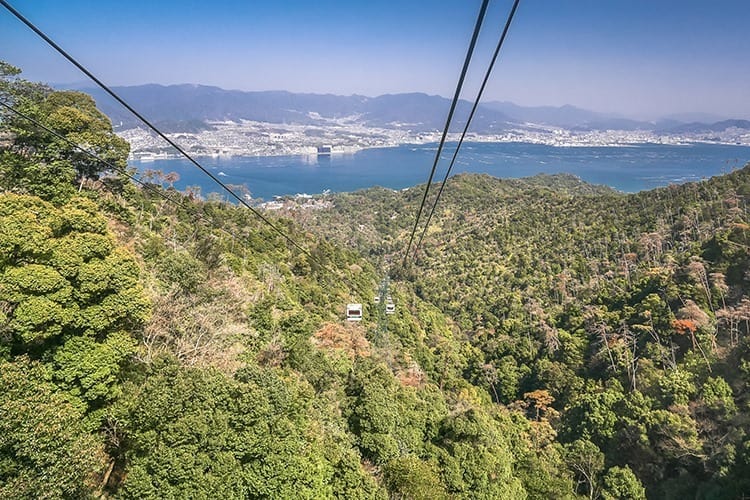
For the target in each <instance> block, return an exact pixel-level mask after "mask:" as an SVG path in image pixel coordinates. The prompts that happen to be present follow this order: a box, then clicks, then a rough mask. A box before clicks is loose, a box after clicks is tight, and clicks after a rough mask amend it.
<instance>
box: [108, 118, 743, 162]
mask: <svg viewBox="0 0 750 500" xmlns="http://www.w3.org/2000/svg"><path fill="white" fill-rule="evenodd" d="M208 125H210V129H208V130H202V131H199V132H176V133H169V134H167V135H168V136H169V137H170V138H171V139H173V140H174V141H176V142H177V143H178V144H180V146H181V147H183V148H184V149H185V150H186V151H187V152H189V153H191V154H193V155H196V156H279V155H315V154H318V148H320V147H321V146H330V147H331V148H330V154H340V153H353V152H356V151H359V150H362V149H366V148H381V147H395V146H399V145H402V144H427V143H432V142H438V141H439V140H440V133H439V132H437V131H435V132H414V131H411V130H402V129H399V128H391V129H388V128H379V127H368V126H365V125H362V124H357V123H351V122H348V121H346V120H341V121H340V122H339V123H330V124H328V125H293V124H288V125H279V124H271V123H263V122H254V121H245V120H243V121H240V122H231V121H229V122H208ZM118 134H119V135H120V136H121V137H123V138H124V139H126V140H127V141H128V142H130V145H131V158H132V159H136V160H141V161H149V160H154V159H166V158H173V157H177V156H178V155H177V153H176V152H174V151H172V150H171V148H170V147H169V146H168V145H167V144H166V143H165V142H164V141H163V140H162V139H161V138H159V137H158V136H156V135H154V134H152V133H150V132H149V131H148V130H147V129H145V128H141V127H138V128H132V129H127V130H120V131H119V132H118ZM459 137H460V135H459V134H458V133H452V134H449V136H448V140H450V141H457V140H458V139H459ZM466 140H467V141H471V142H523V143H529V144H545V145H550V146H560V147H578V146H581V147H585V146H589V147H590V146H608V147H616V146H628V145H633V144H670V145H681V144H690V143H696V142H700V143H715V144H736V145H745V146H750V129H745V128H737V127H730V128H727V129H725V130H722V131H718V132H714V131H710V132H680V133H667V132H656V131H649V130H587V131H576V130H570V129H565V128H560V127H549V126H544V125H533V124H524V125H523V126H522V127H519V128H517V129H509V130H504V131H503V132H502V133H497V134H487V133H484V134H478V133H470V134H468V135H467V138H466ZM326 154H328V152H326Z"/></svg>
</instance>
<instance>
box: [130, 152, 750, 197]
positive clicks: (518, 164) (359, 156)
mask: <svg viewBox="0 0 750 500" xmlns="http://www.w3.org/2000/svg"><path fill="white" fill-rule="evenodd" d="M453 148H455V144H448V145H447V146H446V148H444V155H443V156H444V159H443V160H442V161H441V163H440V164H439V165H438V171H437V173H436V176H435V180H438V179H440V180H442V177H443V175H444V174H445V169H446V168H447V166H448V162H449V161H450V156H449V155H452V153H453ZM436 150H437V145H436V144H425V145H404V146H399V147H395V148H381V149H367V150H364V151H360V152H358V153H354V154H340V155H339V154H335V155H333V156H330V157H317V156H273V157H253V158H238V157H232V158H200V159H199V161H200V162H201V164H202V165H203V166H205V167H206V168H208V169H209V170H210V171H211V172H212V173H213V174H214V175H217V176H218V177H219V178H220V179H221V180H222V181H223V182H225V183H227V184H232V185H244V186H246V188H247V189H249V191H250V193H251V195H252V196H253V197H255V198H263V199H265V200H268V199H271V198H273V197H274V196H281V195H290V194H297V193H309V194H315V193H321V192H323V191H325V190H331V191H335V192H339V191H354V190H357V189H361V188H367V187H372V186H383V187H387V188H392V189H402V188H405V187H410V186H414V185H416V184H421V183H424V182H426V181H427V177H428V175H429V170H430V168H431V167H432V162H433V159H434V156H435V152H436ZM748 161H750V147H748V146H727V145H715V144H693V145H686V146H665V145H657V144H654V145H650V144H649V145H636V146H632V147H554V146H545V145H538V144H522V143H464V145H463V146H462V148H461V152H460V153H459V157H458V160H457V161H456V165H455V166H454V167H453V173H460V172H479V173H487V174H490V175H493V176H496V177H506V178H507V177H513V178H517V177H527V176H531V175H535V174H538V173H548V174H552V173H562V172H565V173H570V174H574V175H577V176H578V177H580V178H581V179H583V180H585V181H587V182H590V183H593V184H605V185H608V186H611V187H613V188H615V189H619V190H621V191H625V192H635V191H641V190H644V189H652V188H655V187H659V186H666V185H668V184H670V183H681V182H687V181H695V180H700V179H703V178H707V177H711V176H714V175H719V174H722V173H726V172H730V171H731V170H733V169H736V168H739V167H742V166H744V165H745V164H746V163H747V162H748ZM131 166H134V167H136V168H137V169H139V170H141V171H142V170H144V169H154V170H156V169H158V170H161V171H163V172H177V173H178V174H179V175H180V180H179V181H178V182H176V183H175V187H176V188H178V189H184V188H185V187H187V186H196V185H197V186H200V187H201V192H202V193H203V194H204V195H206V194H208V193H211V192H219V191H220V190H221V189H220V188H219V187H218V186H217V185H215V184H214V183H213V181H211V179H209V178H208V177H207V176H206V175H205V174H203V173H202V172H200V171H199V170H198V169H197V168H195V167H194V166H193V165H192V164H190V163H189V162H188V161H187V160H181V159H173V160H155V161H147V162H131Z"/></svg>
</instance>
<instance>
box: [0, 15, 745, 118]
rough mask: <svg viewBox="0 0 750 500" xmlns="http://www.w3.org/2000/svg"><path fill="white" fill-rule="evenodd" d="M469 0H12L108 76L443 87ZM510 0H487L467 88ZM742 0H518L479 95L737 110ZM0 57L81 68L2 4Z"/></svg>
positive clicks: (458, 49) (331, 89)
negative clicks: (488, 81) (489, 76)
mask: <svg viewBox="0 0 750 500" xmlns="http://www.w3.org/2000/svg"><path fill="white" fill-rule="evenodd" d="M480 3H481V1H480V0H450V1H448V0H433V1H430V2H425V1H424V0H398V1H394V0H391V1H386V0H368V1H367V2H364V1H351V0H346V1H345V0H319V1H315V2H310V1H307V0H275V1H271V2H255V1H244V0H243V1H238V0H235V1H232V0H215V1H213V2H205V1H196V0H181V1H180V2H177V1H174V0H162V1H158V2H154V1H148V2H147V1H131V2H91V1H87V0H69V1H65V2H60V1H57V0H14V1H13V2H12V4H13V5H14V6H15V7H16V8H17V9H19V10H20V11H21V12H22V13H23V14H24V15H26V16H27V17H28V18H29V19H30V20H31V21H32V22H34V23H36V24H37V25H38V26H39V27H40V28H41V29H42V30H44V31H45V32H47V33H48V34H49V35H50V36H51V37H52V38H53V39H54V40H55V41H57V42H58V43H59V44H60V45H61V46H62V47H63V48H65V49H67V50H68V51H69V52H70V53H71V54H73V55H74V57H76V58H78V59H79V60H80V61H81V62H83V64H85V65H87V66H88V67H89V68H90V69H91V70H92V71H93V72H94V73H95V74H96V75H98V76H100V77H101V78H102V79H103V80H104V81H105V82H107V83H109V84H111V85H135V84H143V83H162V84H170V83H186V82H189V83H200V84H206V85H217V86H220V87H224V88H230V89H241V90H289V91H293V92H315V93H335V94H345V95H348V94H363V95H369V96H374V95H380V94H384V93H400V92H414V91H417V92H427V93H431V94H440V95H443V96H450V95H452V92H453V89H454V87H455V83H456V79H457V76H458V72H459V69H460V66H461V63H462V60H463V57H464V54H465V50H466V46H467V43H468V40H469V38H470V34H471V30H472V28H473V23H474V21H475V19H476V15H477V12H478V10H479V5H480ZM511 3H512V2H511V1H510V0H494V1H493V2H491V4H490V10H489V12H488V18H487V20H486V23H485V27H484V29H483V31H482V35H481V36H482V38H481V41H480V45H479V47H478V52H477V56H476V57H475V64H474V66H473V69H472V78H470V80H469V83H468V85H467V87H466V93H465V94H464V96H465V97H466V98H473V95H474V93H475V91H476V88H477V87H478V84H479V79H480V75H481V74H482V73H483V71H484V68H485V63H486V61H487V60H488V59H489V57H490V54H491V51H492V49H493V47H494V44H495V43H496V39H497V37H498V36H499V32H500V30H501V28H502V25H503V23H504V20H505V16H506V15H507V12H508V11H509V9H510V6H511ZM748 19H750V2H748V1H747V0H714V1H711V2H707V1H705V0H658V1H653V0H606V1H602V0H522V2H521V5H520V7H519V10H518V13H517V15H516V18H515V21H514V24H513V26H512V28H511V31H510V34H509V38H508V40H507V41H506V44H505V46H504V49H503V50H504V51H503V54H502V56H501V59H500V62H499V64H498V66H497V67H496V70H495V73H494V75H493V79H492V82H491V84H490V86H489V87H488V90H487V92H486V94H485V99H484V100H485V101H491V100H502V101H513V102H516V103H518V104H522V105H558V106H559V105H563V104H573V105H576V106H580V107H584V108H588V109H593V110H597V111H605V112H615V113H620V114H622V115H624V116H627V117H634V118H646V119H654V118H657V117H662V116H665V115H670V114H677V113H687V112H702V113H708V114H711V115H714V116H716V117H717V118H719V117H732V118H750V85H748V84H747V82H748V81H750V65H748V64H747V54H749V53H750V37H748V36H747V25H746V23H747V20H748ZM0 59H3V60H7V61H8V62H10V63H12V64H14V65H17V66H20V67H21V68H22V69H23V70H24V75H25V77H26V78H28V79H31V80H38V81H47V82H57V83H63V82H79V81H82V80H83V76H82V75H81V74H80V73H78V72H77V71H76V70H75V69H73V68H72V67H71V66H70V65H69V64H68V63H67V62H65V61H64V60H63V59H62V58H61V57H60V56H58V55H57V54H55V53H53V51H52V50H51V49H50V48H49V47H47V46H46V45H45V44H44V43H43V42H42V41H41V40H40V39H39V38H37V37H36V36H35V35H34V34H33V33H31V32H30V31H29V30H28V29H27V28H26V27H24V26H22V25H21V24H20V23H19V22H18V21H17V20H15V19H14V18H13V17H12V16H11V15H10V14H9V13H8V12H7V11H5V10H4V9H0Z"/></svg>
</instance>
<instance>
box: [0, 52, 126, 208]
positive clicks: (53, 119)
mask: <svg viewBox="0 0 750 500" xmlns="http://www.w3.org/2000/svg"><path fill="white" fill-rule="evenodd" d="M2 64H3V66H2V69H1V70H0V94H1V95H3V97H4V101H5V102H9V103H11V104H13V105H15V107H16V108H18V109H20V111H22V112H23V113H24V114H26V115H27V116H31V117H32V118H33V119H35V120H37V121H39V122H40V123H42V124H43V125H44V126H45V127H47V128H49V129H51V130H53V131H55V132H56V133H57V134H59V135H61V136H63V137H64V138H65V139H66V140H62V139H60V138H59V137H56V136H55V135H53V134H50V133H48V132H46V131H44V130H43V129H42V128H39V127H36V126H34V125H32V124H30V123H29V122H28V121H26V119H24V118H22V117H20V116H17V115H15V114H13V113H11V112H10V111H6V110H4V111H3V113H2V115H0V133H3V132H4V133H6V134H9V137H10V141H11V145H10V146H9V147H3V149H2V150H0V186H2V187H4V188H5V189H7V190H11V191H14V192H18V193H24V194H33V195H35V196H39V197H40V198H43V199H45V200H48V201H52V202H54V203H61V202H64V201H66V200H67V199H69V198H70V197H71V196H72V195H73V193H74V192H75V190H74V183H75V182H76V181H78V182H79V183H81V185H82V182H83V181H84V180H86V179H97V178H98V177H99V175H100V174H101V173H102V172H104V171H106V170H109V169H111V167H109V166H107V165H106V163H104V162H107V163H109V164H111V165H113V166H114V167H115V169H124V168H126V166H127V156H128V152H129V150H130V146H129V145H128V143H127V142H126V141H124V140H123V139H121V138H120V137H118V136H117V135H115V134H114V132H113V131H112V124H111V123H110V121H109V119H108V118H107V117H106V116H105V115H104V114H102V113H101V112H100V111H99V110H98V109H96V103H95V102H94V99H93V98H92V97H91V96H89V95H86V94H83V93H81V92H73V91H53V90H52V89H50V88H49V87H46V86H43V85H40V84H34V83H30V82H27V81H25V80H23V79H21V78H20V77H19V76H18V75H19V73H20V70H18V69H17V68H13V67H12V66H10V65H8V64H6V63H2ZM67 141H70V142H72V143H73V144H77V145H79V146H80V147H82V148H84V149H86V150H87V151H89V152H91V153H93V154H95V155H97V156H98V157H99V158H101V159H102V160H104V162H102V161H99V160H97V159H94V158H92V157H91V156H90V155H88V154H85V153H84V152H82V151H81V150H80V149H78V148H76V147H74V146H73V145H71V144H70V143H69V142H67Z"/></svg>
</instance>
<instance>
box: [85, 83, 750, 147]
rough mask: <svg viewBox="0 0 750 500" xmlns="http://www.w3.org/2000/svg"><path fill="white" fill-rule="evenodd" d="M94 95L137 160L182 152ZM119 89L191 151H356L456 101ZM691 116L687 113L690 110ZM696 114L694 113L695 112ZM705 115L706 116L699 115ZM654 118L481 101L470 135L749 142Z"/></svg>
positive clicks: (412, 128) (391, 142)
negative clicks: (633, 117)
mask: <svg viewBox="0 0 750 500" xmlns="http://www.w3.org/2000/svg"><path fill="white" fill-rule="evenodd" d="M80 90H84V91H86V92H89V93H91V94H92V95H93V96H94V97H95V98H96V99H97V103H98V105H99V106H100V108H101V109H102V110H103V111H104V112H105V113H106V114H107V115H108V116H109V117H110V118H111V119H112V122H113V124H114V125H115V128H116V131H117V133H118V134H119V135H120V136H121V137H123V138H124V139H126V140H128V141H129V142H130V144H131V158H132V159H137V160H142V161H148V160H155V159H165V158H172V157H176V156H177V155H176V152H174V151H172V150H171V149H170V148H169V146H168V145H167V144H166V143H165V142H164V141H162V140H161V139H160V138H159V137H157V136H156V135H154V134H152V133H151V132H150V131H149V130H147V128H146V127H145V126H144V125H143V124H141V123H139V122H138V121H137V120H135V119H134V117H133V116H131V115H130V114H129V113H127V112H125V111H124V110H123V109H122V108H121V107H120V106H119V105H117V104H116V103H114V102H113V101H112V100H111V99H109V98H108V97H107V96H105V95H103V93H102V92H101V91H99V90H98V89H91V88H80ZM116 91H117V92H118V93H119V94H120V95H121V96H123V97H124V98H125V100H126V101H128V102H129V103H130V104H131V105H133V106H134V107H135V108H136V109H138V110H139V111H141V112H142V114H144V115H145V116H147V117H148V118H149V119H150V120H151V121H152V122H154V123H156V125H157V126H158V127H159V128H160V129H161V130H162V131H164V132H165V133H167V135H168V136H169V137H170V138H171V139H173V140H174V141H176V142H177V143H178V144H180V145H181V146H182V147H183V148H184V149H185V150H186V151H188V152H189V153H191V154H193V155H196V156H280V155H316V154H318V153H319V152H324V154H334V155H335V154H340V153H352V152H356V151H359V150H362V149H367V148H382V147H394V146H399V145H403V144H427V143H433V142H438V141H439V140H440V132H439V131H440V130H442V129H443V126H444V122H445V117H446V115H447V110H448V106H449V104H450V101H449V100H448V99H446V98H443V97H440V96H430V95H426V94H420V93H410V94H389V95H383V96H378V97H365V96H357V95H353V96H336V95H330V94H294V93H290V92H284V91H265V92H244V91H231V90H224V89H221V88H218V87H208V86H201V85H170V86H162V85H153V84H151V85H139V86H132V87H119V88H116ZM469 108H470V103H468V102H466V101H461V102H460V103H459V105H458V107H457V110H456V115H455V116H456V117H457V122H456V123H454V124H453V126H452V127H451V131H452V132H453V133H451V134H450V135H449V137H448V139H449V140H451V141H455V140H458V138H459V134H458V131H460V130H462V129H463V126H464V124H465V122H462V121H461V120H465V117H466V116H468V110H469ZM684 116H689V114H687V115H684ZM694 116H696V115H694ZM698 116H699V115H698ZM701 118H703V119H705V120H716V121H713V122H711V123H704V122H698V121H687V120H685V119H684V118H682V119H680V118H675V117H669V118H665V119H662V120H658V121H654V122H649V121H638V120H632V119H627V118H623V117H621V116H617V115H611V114H605V113H599V112H595V111H588V110H585V109H580V108H576V107H574V106H561V107H552V106H539V107H523V106H518V105H515V104H513V103H508V102H488V103H484V104H482V105H480V107H479V108H478V111H477V113H476V115H475V119H474V120H473V121H472V124H471V127H470V129H469V130H470V133H469V135H468V136H467V140H469V141H473V142H497V143H507V142H519V143H530V144H544V145H550V146H559V147H586V146H589V147H591V146H607V147H616V146H628V145H634V144H668V145H681V144H690V143H713V144H728V145H745V146H749V145H750V121H748V120H740V119H732V120H723V121H722V120H721V119H720V117H711V116H703V117H701Z"/></svg>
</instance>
